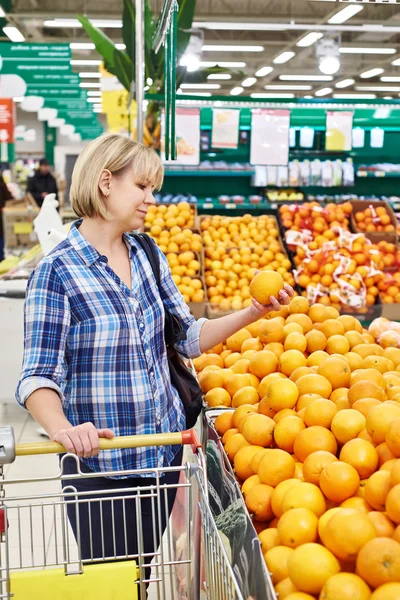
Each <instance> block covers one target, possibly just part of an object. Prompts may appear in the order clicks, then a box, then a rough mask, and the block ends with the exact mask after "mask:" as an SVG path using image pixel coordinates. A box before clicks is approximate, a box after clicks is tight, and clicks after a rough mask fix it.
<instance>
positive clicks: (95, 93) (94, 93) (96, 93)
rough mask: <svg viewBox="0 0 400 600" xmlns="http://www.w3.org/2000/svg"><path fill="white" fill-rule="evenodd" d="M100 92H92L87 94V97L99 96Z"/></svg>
mask: <svg viewBox="0 0 400 600" xmlns="http://www.w3.org/2000/svg"><path fill="white" fill-rule="evenodd" d="M101 94H102V92H100V90H99V91H97V90H96V91H94V92H87V95H88V96H101Z"/></svg>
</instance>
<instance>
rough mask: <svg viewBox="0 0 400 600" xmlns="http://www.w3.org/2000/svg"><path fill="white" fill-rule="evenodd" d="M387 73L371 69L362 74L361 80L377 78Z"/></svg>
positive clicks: (383, 70) (382, 70)
mask: <svg viewBox="0 0 400 600" xmlns="http://www.w3.org/2000/svg"><path fill="white" fill-rule="evenodd" d="M384 72H385V69H370V70H369V71H364V73H360V77H361V79H370V78H371V77H377V76H378V75H382V73H384Z"/></svg>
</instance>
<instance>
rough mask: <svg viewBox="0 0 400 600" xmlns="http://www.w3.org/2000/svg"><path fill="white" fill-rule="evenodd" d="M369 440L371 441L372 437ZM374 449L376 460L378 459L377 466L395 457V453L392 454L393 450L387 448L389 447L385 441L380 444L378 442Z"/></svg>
mask: <svg viewBox="0 0 400 600" xmlns="http://www.w3.org/2000/svg"><path fill="white" fill-rule="evenodd" d="M371 442H372V438H371ZM376 451H377V453H378V460H379V462H378V466H379V467H381V466H382V465H384V464H385V463H386V462H388V461H389V460H392V459H394V458H396V457H395V455H394V454H393V452H392V451H391V450H389V447H388V445H387V444H386V442H383V443H382V444H378V446H377V447H376Z"/></svg>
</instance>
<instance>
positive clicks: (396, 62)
mask: <svg viewBox="0 0 400 600" xmlns="http://www.w3.org/2000/svg"><path fill="white" fill-rule="evenodd" d="M392 65H393V66H394V67H400V58H396V60H394V61H393V62H392Z"/></svg>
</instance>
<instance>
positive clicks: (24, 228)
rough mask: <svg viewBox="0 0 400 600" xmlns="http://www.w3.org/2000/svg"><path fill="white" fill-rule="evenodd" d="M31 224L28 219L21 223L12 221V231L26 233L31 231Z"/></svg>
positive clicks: (17, 233) (20, 233)
mask: <svg viewBox="0 0 400 600" xmlns="http://www.w3.org/2000/svg"><path fill="white" fill-rule="evenodd" d="M32 231H33V225H32V223H30V222H29V221H24V222H22V223H14V233H15V235H24V234H25V235H28V234H30V233H32Z"/></svg>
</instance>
